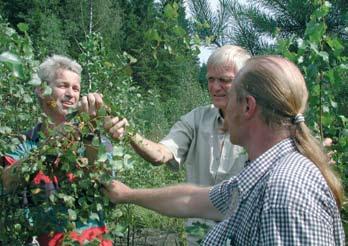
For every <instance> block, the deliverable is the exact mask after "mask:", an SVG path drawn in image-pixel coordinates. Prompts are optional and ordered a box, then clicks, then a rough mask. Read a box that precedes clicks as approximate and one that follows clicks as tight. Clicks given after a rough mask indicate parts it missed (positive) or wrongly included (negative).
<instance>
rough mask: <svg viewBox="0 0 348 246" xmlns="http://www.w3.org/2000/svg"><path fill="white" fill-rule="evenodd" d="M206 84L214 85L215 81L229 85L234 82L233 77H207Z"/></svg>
mask: <svg viewBox="0 0 348 246" xmlns="http://www.w3.org/2000/svg"><path fill="white" fill-rule="evenodd" d="M207 80H208V83H211V84H212V83H214V82H215V81H217V82H218V83H220V84H224V85H227V84H231V83H232V82H233V80H234V78H233V77H221V78H215V77H207Z"/></svg>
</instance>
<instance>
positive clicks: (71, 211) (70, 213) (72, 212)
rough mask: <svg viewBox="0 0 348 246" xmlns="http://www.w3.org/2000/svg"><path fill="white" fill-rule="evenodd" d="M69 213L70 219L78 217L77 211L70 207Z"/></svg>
mask: <svg viewBox="0 0 348 246" xmlns="http://www.w3.org/2000/svg"><path fill="white" fill-rule="evenodd" d="M68 215H69V220H76V218H77V215H76V211H75V210H72V209H70V208H69V209H68Z"/></svg>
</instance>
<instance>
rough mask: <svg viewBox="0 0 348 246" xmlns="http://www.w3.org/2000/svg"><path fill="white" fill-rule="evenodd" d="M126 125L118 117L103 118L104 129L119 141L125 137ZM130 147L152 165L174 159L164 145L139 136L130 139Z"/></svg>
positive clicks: (123, 120)
mask: <svg viewBox="0 0 348 246" xmlns="http://www.w3.org/2000/svg"><path fill="white" fill-rule="evenodd" d="M127 125H128V122H127V120H126V119H122V120H120V119H119V118H118V117H114V118H111V117H106V118H105V124H104V127H105V129H106V130H107V131H108V132H109V133H110V135H111V136H112V137H113V138H114V139H120V138H122V137H123V136H124V135H125V131H126V130H125V128H126V126H127ZM131 145H132V147H133V149H134V150H135V151H136V152H137V153H138V154H139V155H140V156H141V157H143V158H144V159H145V160H147V161H149V162H151V163H152V164H154V165H160V164H163V163H167V162H169V161H170V160H172V159H173V158H174V156H173V154H172V153H171V152H170V151H169V150H168V149H167V148H166V147H165V146H164V145H162V144H160V143H155V142H153V141H151V140H148V139H146V138H144V137H142V136H141V135H139V134H135V135H134V136H132V137H131Z"/></svg>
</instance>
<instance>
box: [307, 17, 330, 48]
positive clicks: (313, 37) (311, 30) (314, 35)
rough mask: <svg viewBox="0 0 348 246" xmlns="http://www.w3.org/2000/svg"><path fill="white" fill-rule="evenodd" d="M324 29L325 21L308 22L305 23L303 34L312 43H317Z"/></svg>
mask: <svg viewBox="0 0 348 246" xmlns="http://www.w3.org/2000/svg"><path fill="white" fill-rule="evenodd" d="M325 31H326V24H325V23H318V22H314V23H313V22H310V23H308V24H307V28H306V31H305V35H306V36H308V38H309V40H310V41H311V42H314V43H319V42H320V40H321V39H322V37H323V36H324V34H325Z"/></svg>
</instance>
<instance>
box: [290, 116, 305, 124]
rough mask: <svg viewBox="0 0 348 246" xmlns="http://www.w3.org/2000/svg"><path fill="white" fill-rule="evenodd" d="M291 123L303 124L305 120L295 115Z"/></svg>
mask: <svg viewBox="0 0 348 246" xmlns="http://www.w3.org/2000/svg"><path fill="white" fill-rule="evenodd" d="M292 122H293V123H294V124H298V123H300V122H305V118H304V116H303V114H297V115H296V116H295V117H294V118H293V119H292Z"/></svg>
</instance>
